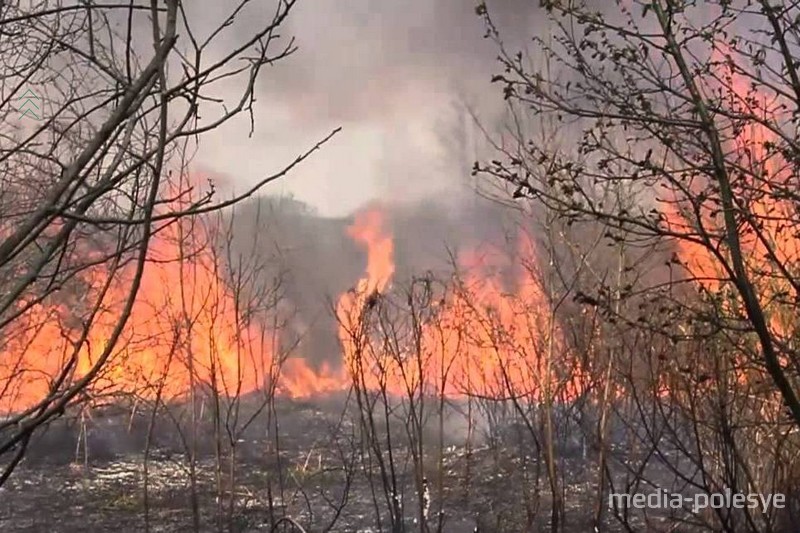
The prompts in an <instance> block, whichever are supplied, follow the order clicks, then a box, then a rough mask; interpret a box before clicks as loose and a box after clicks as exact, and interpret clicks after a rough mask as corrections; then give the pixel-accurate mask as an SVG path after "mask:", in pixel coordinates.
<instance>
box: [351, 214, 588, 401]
mask: <svg viewBox="0 0 800 533" xmlns="http://www.w3.org/2000/svg"><path fill="white" fill-rule="evenodd" d="M349 232H350V235H351V236H352V237H353V238H354V239H356V240H357V241H358V242H360V243H361V244H362V245H364V246H365V247H366V248H367V256H368V261H367V269H366V275H365V277H363V278H362V279H361V280H360V281H359V283H358V287H357V289H356V290H355V291H350V292H347V293H345V294H344V295H343V296H342V297H341V298H340V300H339V302H338V306H337V315H338V317H339V321H340V330H339V336H340V340H341V344H342V347H343V350H344V361H345V365H346V367H347V368H348V370H349V372H350V374H351V378H352V379H354V380H355V382H356V384H357V385H359V386H360V387H363V388H365V389H378V388H381V389H383V390H385V391H386V392H388V393H390V394H393V395H403V394H409V393H414V394H416V393H418V392H424V393H438V394H444V395H445V396H448V397H464V396H465V395H478V396H482V397H491V398H498V399H499V398H508V397H511V396H514V397H527V398H532V399H535V400H537V401H541V400H543V399H544V398H545V396H546V395H547V396H548V397H550V398H552V397H555V396H560V397H562V398H574V397H575V396H576V395H577V394H579V393H580V390H581V389H582V387H581V379H580V372H579V371H577V369H574V368H566V367H565V366H564V364H565V363H566V361H567V360H568V357H566V356H565V353H566V344H565V343H564V342H563V339H562V334H561V331H560V329H559V327H558V325H557V324H556V322H555V319H554V318H553V313H552V312H551V309H550V306H549V305H548V302H547V299H546V298H545V297H544V291H543V288H542V286H541V285H540V284H539V283H538V281H537V280H536V279H535V277H534V276H532V275H531V272H529V271H527V270H526V269H524V268H521V265H516V266H517V267H518V270H519V275H518V279H517V283H516V291H515V292H513V293H509V292H508V291H507V290H506V288H505V287H504V284H503V282H502V281H501V279H500V275H499V273H498V272H496V271H495V272H493V271H492V270H493V267H499V268H500V269H501V270H503V269H511V268H512V267H514V266H515V265H514V264H513V262H512V261H510V260H508V258H506V257H505V256H504V255H503V254H500V253H498V251H497V250H494V249H492V248H490V247H484V249H482V250H480V249H479V250H475V251H472V252H469V253H466V254H463V255H462V257H461V258H460V263H461V266H462V267H464V268H465V270H466V274H465V276H464V279H463V282H462V283H460V284H459V286H458V287H454V288H453V290H452V291H451V293H450V295H449V297H448V298H446V299H444V300H443V301H442V302H441V303H439V304H438V305H437V306H436V308H435V309H434V315H435V316H434V317H433V318H432V319H430V320H429V321H427V322H426V323H425V324H423V325H422V327H421V328H420V330H421V331H420V332H419V333H418V334H417V337H418V338H417V342H415V341H414V340H406V343H405V344H406V345H402V346H398V345H397V340H396V339H397V337H403V335H402V334H398V333H397V331H396V330H395V329H394V328H399V329H401V328H402V326H398V325H397V324H393V325H392V326H389V327H390V328H393V329H392V332H391V333H390V334H389V335H388V338H383V339H382V338H374V337H375V336H377V337H381V335H382V334H385V333H384V332H383V331H379V332H378V333H374V332H373V331H372V329H370V324H371V323H373V322H374V321H375V320H376V316H375V315H376V314H378V315H379V314H380V309H379V306H378V300H379V299H380V298H382V297H383V296H382V294H381V293H382V292H383V291H384V290H385V289H386V288H387V287H388V286H389V282H390V280H391V276H392V275H393V273H394V265H393V262H392V252H393V249H392V245H391V238H390V237H389V236H388V234H387V233H386V231H385V228H384V220H383V217H382V216H381V213H380V212H379V211H378V210H377V209H371V210H369V211H367V212H365V213H362V214H361V215H360V216H359V217H357V218H356V221H355V223H354V225H353V226H351V228H350V230H349ZM517 252H518V255H519V256H521V257H523V258H525V259H527V260H529V261H530V260H532V259H535V257H536V255H535V248H534V244H533V241H532V240H531V239H529V238H527V236H526V235H524V234H523V235H522V236H521V237H520V239H519V249H518V250H517ZM487 258H494V259H498V258H499V260H495V261H487ZM377 323H378V324H379V325H380V327H379V328H377V329H379V330H384V329H386V328H387V326H386V325H385V324H384V323H383V321H382V320H381V318H380V317H377ZM412 334H413V331H412ZM384 347H387V348H386V349H384Z"/></svg>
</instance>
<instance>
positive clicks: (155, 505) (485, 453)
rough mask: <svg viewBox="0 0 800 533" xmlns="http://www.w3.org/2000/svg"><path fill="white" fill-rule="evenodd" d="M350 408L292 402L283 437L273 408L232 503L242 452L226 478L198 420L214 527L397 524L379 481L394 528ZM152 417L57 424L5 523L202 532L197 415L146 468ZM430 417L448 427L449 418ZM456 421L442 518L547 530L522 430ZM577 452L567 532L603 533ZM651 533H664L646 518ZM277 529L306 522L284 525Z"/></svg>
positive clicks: (160, 426)
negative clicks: (495, 430)
mask: <svg viewBox="0 0 800 533" xmlns="http://www.w3.org/2000/svg"><path fill="white" fill-rule="evenodd" d="M342 405H343V401H342V400H341V399H336V400H335V401H319V402H312V403H308V402H306V403H303V402H295V401H291V402H290V401H281V402H279V403H278V404H277V406H276V409H275V411H274V413H273V415H272V420H278V422H279V424H278V432H277V434H278V435H279V439H278V440H277V442H276V441H275V439H274V435H275V432H270V431H269V427H270V426H269V424H268V421H269V418H268V417H267V414H266V413H261V415H259V416H258V417H257V418H256V420H255V421H254V422H253V423H252V424H251V425H250V427H249V428H248V430H247V431H245V432H243V433H242V434H241V435H239V436H238V437H239V438H238V439H237V443H236V449H237V451H236V460H235V477H236V483H235V485H236V488H235V490H234V491H233V497H232V498H231V491H230V490H228V489H227V488H223V489H222V492H223V495H224V496H223V498H222V502H220V501H219V499H218V498H217V495H218V493H219V491H218V481H217V480H218V476H219V478H221V479H222V480H223V483H224V484H227V480H228V479H229V471H230V460H229V456H226V457H224V458H223V460H222V463H223V466H222V469H221V470H222V471H221V472H218V468H217V464H218V462H217V460H216V457H215V453H214V438H213V434H214V430H213V425H209V423H208V420H207V419H208V418H210V417H207V416H206V415H207V414H208V413H207V412H206V413H205V414H203V415H202V416H203V418H200V416H199V415H198V419H200V422H197V423H196V424H197V427H198V431H197V435H196V440H195V442H196V443H197V444H196V449H197V460H196V465H195V472H196V473H195V479H196V484H195V492H196V494H197V498H196V501H197V508H198V514H199V517H200V530H201V531H218V530H220V529H218V528H219V527H222V528H223V529H221V530H223V531H237V532H250V531H271V530H272V526H273V524H274V519H275V518H277V517H280V516H290V517H292V518H294V519H295V520H296V521H297V522H299V523H300V524H302V525H303V526H304V527H305V528H306V529H307V531H308V532H321V531H330V532H332V533H336V532H357V531H364V532H366V531H371V532H378V531H381V530H383V531H389V528H388V525H387V524H386V522H385V521H386V520H387V516H388V515H387V513H386V512H385V511H386V509H387V505H386V502H385V499H383V492H381V488H380V486H379V485H378V486H375V488H376V491H377V493H376V494H377V497H378V504H377V505H378V507H379V508H380V511H381V518H382V519H383V520H384V523H383V527H382V529H379V528H378V527H377V524H376V519H375V515H376V512H375V508H376V503H375V500H374V499H373V491H372V490H371V488H370V483H369V476H367V475H366V472H369V471H372V472H373V477H372V479H373V481H374V482H375V483H377V484H379V476H378V475H377V468H376V467H375V465H374V461H373V469H372V470H370V468H369V460H368V458H367V457H368V456H367V455H366V454H364V453H363V451H362V449H361V448H360V446H359V445H358V443H357V441H356V439H355V435H356V431H355V426H354V424H353V423H352V420H354V419H353V418H350V417H348V416H343V415H342V413H343V408H342ZM143 411H144V410H143V409H139V412H138V413H135V414H134V415H133V416H131V414H130V412H129V411H127V410H122V411H119V412H117V413H108V412H95V413H93V414H92V416H91V418H89V417H84V418H83V421H84V428H85V433H83V432H82V429H81V424H80V418H76V417H67V418H65V419H62V420H59V421H57V422H56V423H54V424H53V425H51V427H50V428H48V430H47V431H46V432H45V433H44V434H43V435H41V436H39V437H38V438H37V439H36V441H35V442H33V443H32V445H31V448H30V451H29V454H28V456H27V457H26V459H25V460H24V461H23V463H22V464H21V465H20V466H19V467H18V469H17V470H16V472H15V473H14V475H13V476H12V477H11V479H10V480H9V481H8V482H7V483H6V485H5V486H4V487H2V488H1V489H0V531H3V532H6V531H9V532H20V533H23V532H24V533H34V532H42V533H45V532H47V533H50V532H64V533H72V532H75V533H78V532H81V533H83V532H94V531H97V532H103V531H113V532H117V533H123V532H141V531H145V530H146V529H147V526H148V524H149V531H152V532H154V533H155V532H183V531H187V532H189V531H193V530H194V529H193V527H194V526H193V519H192V517H193V513H192V498H191V497H190V494H191V483H190V479H191V475H190V469H189V461H188V460H187V454H186V453H185V452H186V446H185V445H184V441H183V440H182V438H181V433H183V434H184V436H183V439H186V441H187V442H190V441H191V438H192V435H191V432H190V431H189V430H188V429H187V426H188V424H187V423H186V418H187V417H188V414H187V411H186V410H185V409H183V411H181V408H179V407H175V408H174V409H172V410H171V411H172V412H171V414H170V416H160V417H158V418H157V422H156V424H155V426H154V430H153V432H152V437H151V442H152V444H151V451H150V453H149V458H148V461H147V475H146V476H145V466H144V460H143V459H144V454H143V450H144V448H145V442H146V439H147V433H148V432H147V426H148V423H149V420H150V415H149V414H148V413H145V412H143ZM351 414H352V413H351ZM429 425H433V426H436V427H437V428H438V421H437V422H436V424H433V423H431V424H429ZM444 428H445V436H444V438H443V439H442V445H443V450H444V453H443V464H442V468H441V472H442V486H443V491H442V497H441V498H440V497H439V491H438V480H439V475H438V473H439V471H440V468H439V465H438V459H437V457H438V455H437V454H436V453H435V452H436V451H437V450H438V446H439V439H438V433H437V432H429V434H426V439H427V440H428V444H427V446H428V448H429V450H430V451H431V457H429V458H427V459H426V461H425V463H424V464H425V471H426V476H428V478H429V480H430V481H429V483H430V486H431V491H432V495H433V502H432V505H431V516H436V515H437V513H438V510H439V505H440V500H441V507H442V508H443V511H444V513H443V523H444V528H443V531H444V532H446V533H472V532H473V531H474V530H475V528H476V527H478V526H479V527H480V531H481V532H482V533H491V532H498V533H499V532H514V531H539V530H543V529H542V528H545V527H546V526H547V524H548V523H549V498H548V496H547V495H548V494H549V491H548V490H547V488H546V477H545V472H544V470H543V465H542V464H539V463H537V462H536V461H533V460H529V459H525V457H524V454H520V453H518V452H519V450H520V443H519V442H514V438H513V437H508V436H507V437H508V438H505V440H504V441H503V440H498V439H497V438H496V436H495V437H492V438H491V439H488V438H487V437H486V436H485V435H481V433H480V431H478V430H476V431H474V432H472V433H470V434H471V435H472V437H471V441H472V442H473V443H474V444H472V445H470V446H466V445H465V441H466V438H465V437H466V435H467V433H466V429H465V427H464V426H463V425H460V424H459V423H455V422H452V420H447V421H445V423H444ZM179 429H180V430H179ZM426 432H428V430H426ZM392 434H393V438H394V439H395V442H394V445H393V446H394V448H393V450H394V454H393V458H394V463H395V465H396V475H397V478H398V492H400V494H401V501H402V502H403V504H404V515H405V517H406V523H407V524H408V528H407V530H406V531H417V530H418V528H417V527H416V525H415V523H416V522H415V520H414V517H415V516H416V513H417V505H416V503H415V499H414V497H413V494H414V492H415V491H414V490H413V486H414V485H413V476H412V475H411V474H412V462H411V460H410V457H409V454H408V448H407V447H406V446H403V445H402V444H401V443H402V442H403V435H404V433H403V428H402V427H398V428H395V429H393V432H392ZM84 444H86V445H87V446H84ZM527 445H528V444H522V445H521V446H522V447H524V446H527ZM568 448H569V447H568V446H566V447H564V449H562V450H560V455H561V456H562V460H561V461H562V462H561V465H560V468H561V470H562V472H564V476H565V477H564V478H565V485H566V494H567V497H566V513H565V515H566V517H567V527H566V531H568V532H573V531H574V532H575V533H578V532H585V531H591V530H592V527H591V522H590V518H591V515H592V510H593V509H594V508H595V506H596V505H597V501H596V500H597V496H596V490H594V489H593V483H594V482H593V479H594V478H595V476H596V464H594V461H593V459H592V454H591V453H588V454H587V453H586V449H585V447H583V446H582V445H581V446H578V447H577V448H574V447H573V448H574V449H571V450H570V449H568ZM537 472H538V475H539V476H540V479H541V483H540V485H541V491H540V494H538V495H537V494H536V493H535V491H529V492H528V493H527V494H526V493H525V492H524V491H523V490H522V487H523V486H528V487H530V486H531V485H532V483H531V482H530V480H531V479H532V478H533V477H534V476H536V475H537ZM145 478H147V498H146V499H145V490H144V486H145ZM525 480H527V482H525ZM231 500H233V508H232V510H231V509H230V508H229V505H230V502H231ZM526 501H527V502H529V503H528V504H527V505H526V503H525V502H526ZM530 502H533V505H531V503H530ZM342 504H344V505H342ZM339 507H341V510H339V511H337V508H339ZM145 508H146V509H147V512H145ZM218 517H222V518H221V519H220V518H218ZM271 517H272V518H273V520H271ZM435 521H436V520H435V519H434V520H431V523H435ZM609 526H610V527H609V529H608V531H615V530H618V527H617V526H616V522H615V521H613V520H612V519H609ZM370 528H371V529H370ZM640 530H641V531H648V530H650V529H649V528H645V526H642V529H640ZM275 531H292V529H281V527H277V528H275Z"/></svg>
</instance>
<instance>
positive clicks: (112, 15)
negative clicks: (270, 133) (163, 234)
mask: <svg viewBox="0 0 800 533" xmlns="http://www.w3.org/2000/svg"><path fill="white" fill-rule="evenodd" d="M256 4H258V5H256ZM294 5H295V0H280V1H278V2H275V3H270V4H269V7H267V6H265V5H262V4H260V3H253V2H248V1H242V2H239V3H237V4H235V5H233V6H232V7H231V10H230V11H229V14H228V16H226V17H225V20H222V21H221V22H220V24H219V25H218V26H217V27H216V28H213V29H212V30H211V31H210V32H208V33H206V34H201V32H200V31H199V29H197V28H195V27H194V26H193V24H191V22H190V21H191V20H192V16H191V15H192V14H191V10H192V9H193V8H194V7H196V6H190V5H188V4H186V3H184V2H181V1H179V0H168V1H166V2H156V1H155V0H153V1H152V2H144V3H137V2H129V3H120V4H113V3H112V4H97V3H94V2H82V3H74V4H72V3H66V4H52V3H49V2H3V3H2V4H0V34H2V39H0V41H2V44H0V47H1V48H0V58H2V60H3V62H4V64H5V65H6V66H7V68H5V69H4V74H3V76H2V78H1V79H0V94H1V95H2V100H1V101H0V104H1V105H0V110H2V111H0V113H2V115H3V117H2V118H3V126H2V129H0V135H2V139H3V140H2V143H0V144H2V148H0V180H2V181H1V182H0V183H1V184H2V185H1V186H0V191H2V193H0V213H1V214H2V218H0V235H2V238H3V241H2V243H0V272H2V278H3V279H4V280H6V281H5V283H4V284H3V288H2V289H0V333H1V334H2V335H3V337H4V338H13V339H15V342H13V343H9V344H7V345H5V346H4V353H3V359H2V371H1V372H2V375H0V387H1V388H0V391H1V392H0V398H1V399H2V402H3V408H4V411H6V412H7V413H9V415H8V416H7V417H6V419H5V420H4V421H3V422H2V424H0V434H2V437H0V455H2V456H4V458H6V466H5V468H4V471H3V474H2V475H1V476H0V484H2V483H3V482H4V481H5V480H6V479H8V476H9V475H10V474H11V472H12V471H13V469H14V467H15V466H16V465H17V464H18V463H19V462H20V460H21V459H22V457H23V455H24V453H25V450H26V447H27V445H28V443H29V441H30V439H31V436H32V435H33V433H34V431H35V430H36V429H37V428H39V427H41V426H42V425H43V424H46V423H47V422H48V421H50V420H52V419H53V418H55V417H58V416H59V415H60V414H61V413H63V412H64V410H65V409H66V408H67V407H68V406H69V405H71V404H73V403H75V402H78V401H82V400H86V399H88V398H89V397H90V395H91V389H92V386H93V384H94V383H95V382H97V379H98V377H99V376H100V375H101V374H102V373H103V371H104V369H106V368H108V366H109V365H110V364H111V363H112V362H113V360H114V359H115V357H117V356H118V351H119V347H120V341H121V339H123V338H124V337H125V330H126V323H127V321H128V318H129V316H130V314H131V311H132V308H133V306H134V302H135V300H136V296H137V292H138V289H139V287H140V285H141V282H142V276H143V272H144V270H145V265H146V263H147V261H148V257H149V256H148V249H149V247H150V244H151V242H152V239H153V236H154V235H155V234H157V233H158V232H159V231H160V230H162V229H163V228H164V227H166V226H168V225H170V224H173V223H174V222H175V221H176V220H178V219H180V218H183V217H189V216H194V215H198V214H201V213H209V212H212V211H216V210H219V209H222V208H224V207H227V206H230V205H233V204H235V203H236V202H238V201H240V200H241V199H243V198H246V197H249V196H251V195H252V194H254V193H255V192H256V191H257V190H259V189H260V188H261V187H263V186H264V185H266V184H267V183H269V182H271V181H274V180H276V179H278V178H280V177H281V176H284V175H285V174H287V173H288V172H289V171H290V170H291V169H292V168H293V167H294V166H295V165H297V164H298V163H300V162H301V161H303V160H304V159H306V158H307V157H309V156H310V155H311V153H312V152H314V151H315V150H316V149H317V148H319V147H320V146H321V145H322V144H323V143H324V142H325V141H327V140H328V139H329V138H330V137H331V136H332V135H333V134H334V133H335V132H332V133H331V134H330V135H328V136H327V137H325V138H324V139H322V140H321V141H320V142H319V143H318V144H316V145H315V146H313V147H312V148H311V149H309V150H308V151H306V152H304V153H302V154H301V155H300V156H298V157H297V158H296V159H295V160H294V161H292V162H290V163H289V164H288V165H286V166H284V167H283V168H281V169H279V170H277V171H276V172H274V173H273V174H271V175H269V176H265V177H264V178H263V179H261V180H259V182H258V183H256V184H255V185H253V187H252V188H250V189H249V190H247V191H246V192H245V193H244V194H241V195H238V196H234V197H231V198H228V199H224V200H218V199H216V198H215V195H214V192H215V191H214V188H213V187H210V188H207V189H206V190H205V191H204V192H203V193H202V194H201V195H196V196H195V200H194V201H193V202H191V204H189V205H187V206H186V207H185V208H184V207H180V208H176V207H175V206H176V205H178V204H176V200H179V199H181V198H183V197H184V196H185V195H186V194H187V193H188V192H189V191H190V190H192V189H193V188H194V187H195V186H196V183H188V182H187V181H186V180H185V179H181V180H179V179H178V178H179V177H181V176H182V177H183V178H185V176H183V172H182V169H183V166H182V165H181V164H178V165H176V164H174V163H175V162H174V155H175V154H176V153H186V152H187V151H186V149H187V147H189V148H191V147H195V148H196V146H197V143H198V142H199V141H200V138H201V137H202V136H203V134H205V133H206V132H209V131H211V130H213V129H215V128H216V127H218V126H220V125H221V124H223V123H225V122H227V121H228V120H230V119H232V118H233V117H236V116H237V115H241V114H248V113H249V114H250V116H251V124H252V112H253V109H254V103H255V99H254V87H255V83H256V80H257V79H258V77H259V75H260V73H261V71H262V68H263V67H264V66H265V65H269V64H272V63H274V62H276V61H280V60H283V59H285V58H287V57H288V56H290V55H291V54H292V52H293V51H294V50H295V46H294V43H293V41H292V40H287V39H284V38H282V37H281V36H280V35H279V33H278V29H279V28H280V27H282V25H283V24H284V22H285V20H286V18H287V17H288V16H289V14H290V12H291V10H292V8H293V7H294ZM249 9H255V10H258V13H259V14H260V15H263V14H264V12H265V10H268V9H269V10H270V13H271V14H269V15H268V16H267V18H266V20H265V22H264V23H262V24H261V25H260V27H258V28H257V29H256V30H255V31H253V32H252V33H250V34H249V35H246V37H245V38H244V39H241V40H240V41H239V42H238V43H237V44H235V45H227V46H226V45H225V44H224V42H230V41H229V40H227V39H226V36H227V34H229V33H230V32H232V31H234V30H233V28H238V27H239V21H241V19H242V17H246V16H247V14H248V12H249V11H248V10H249ZM251 18H252V17H251ZM148 35H149V37H148ZM148 41H149V46H145V45H144V44H143V43H145V42H148ZM148 48H150V49H148ZM222 84H224V86H225V87H226V88H228V89H230V88H231V87H235V88H238V94H235V95H234V96H233V97H232V98H230V99H220V98H219V97H218V94H219V88H220V87H221V86H222ZM31 95H33V96H31ZM23 97H24V98H23ZM20 98H22V101H21V102H20ZM37 102H38V104H37ZM20 105H22V106H23V107H25V109H22V110H20V109H17V107H19V106H20ZM31 105H35V106H36V108H35V109H33V108H31V107H30V106H31ZM21 113H25V116H23V117H20V116H19V115H20V114H21ZM25 121H27V122H25ZM187 183H188V184H187Z"/></svg>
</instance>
